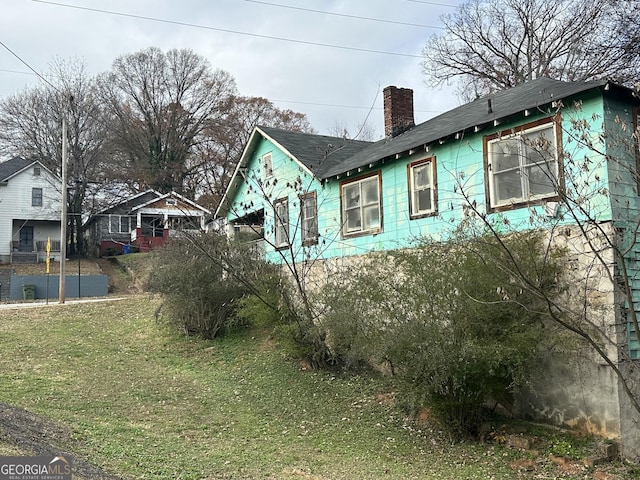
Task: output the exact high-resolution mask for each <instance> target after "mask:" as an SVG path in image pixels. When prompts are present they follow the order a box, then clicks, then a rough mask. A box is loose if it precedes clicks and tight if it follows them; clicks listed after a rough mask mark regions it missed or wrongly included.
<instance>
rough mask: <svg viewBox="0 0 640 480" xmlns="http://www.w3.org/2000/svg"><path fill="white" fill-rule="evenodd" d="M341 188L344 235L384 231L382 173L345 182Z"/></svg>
mask: <svg viewBox="0 0 640 480" xmlns="http://www.w3.org/2000/svg"><path fill="white" fill-rule="evenodd" d="M340 189H341V194H340V200H341V202H342V233H343V235H345V236H349V235H359V234H366V233H378V232H380V231H382V202H381V195H380V174H379V173H377V174H374V175H370V176H368V177H365V178H361V179H358V180H353V181H350V182H344V183H343V184H342V185H341V186H340Z"/></svg>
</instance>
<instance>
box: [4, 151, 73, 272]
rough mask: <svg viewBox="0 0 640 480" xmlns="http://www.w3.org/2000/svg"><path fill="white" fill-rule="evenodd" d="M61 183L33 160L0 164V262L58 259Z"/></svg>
mask: <svg viewBox="0 0 640 480" xmlns="http://www.w3.org/2000/svg"><path fill="white" fill-rule="evenodd" d="M61 192H62V181H61V180H60V178H59V177H58V176H57V175H55V174H54V173H52V172H51V171H50V170H49V169H48V168H46V167H45V166H44V165H43V164H42V163H40V162H39V161H37V160H26V159H24V158H21V157H14V158H12V159H10V160H7V161H4V162H1V163H0V263H37V262H38V261H44V260H45V258H46V257H47V244H48V245H49V255H50V258H52V259H54V258H58V259H59V257H60V213H61V210H62V194H61Z"/></svg>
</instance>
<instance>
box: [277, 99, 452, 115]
mask: <svg viewBox="0 0 640 480" xmlns="http://www.w3.org/2000/svg"><path fill="white" fill-rule="evenodd" d="M269 101H270V102H279V103H295V104H300V105H313V106H317V107H336V108H357V109H360V110H383V108H382V107H371V106H368V107H365V106H359V105H340V104H335V103H316V102H296V101H294V100H271V99H269ZM415 112H417V113H442V110H415Z"/></svg>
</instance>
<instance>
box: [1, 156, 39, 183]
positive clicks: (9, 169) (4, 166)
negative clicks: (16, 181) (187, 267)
mask: <svg viewBox="0 0 640 480" xmlns="http://www.w3.org/2000/svg"><path fill="white" fill-rule="evenodd" d="M34 163H36V162H34V161H33V160H25V159H24V158H21V157H13V158H12V159H10V160H7V161H5V162H2V163H0V182H6V181H8V180H9V179H10V178H11V177H13V176H14V175H15V174H16V173H19V172H21V171H22V170H24V169H25V168H27V167H28V166H30V165H32V164H34Z"/></svg>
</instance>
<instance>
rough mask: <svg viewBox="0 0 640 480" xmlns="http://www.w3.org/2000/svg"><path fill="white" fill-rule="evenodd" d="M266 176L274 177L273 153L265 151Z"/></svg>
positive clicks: (263, 160) (263, 159)
mask: <svg viewBox="0 0 640 480" xmlns="http://www.w3.org/2000/svg"><path fill="white" fill-rule="evenodd" d="M262 163H263V166H264V176H265V178H269V177H273V156H272V155H271V153H265V154H264V155H263V156H262Z"/></svg>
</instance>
